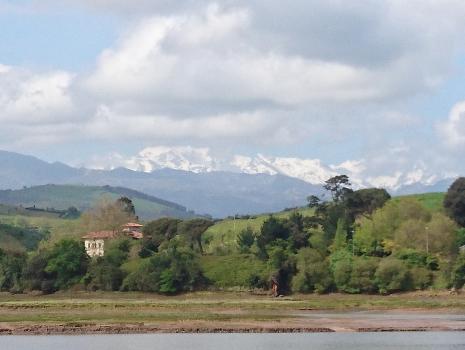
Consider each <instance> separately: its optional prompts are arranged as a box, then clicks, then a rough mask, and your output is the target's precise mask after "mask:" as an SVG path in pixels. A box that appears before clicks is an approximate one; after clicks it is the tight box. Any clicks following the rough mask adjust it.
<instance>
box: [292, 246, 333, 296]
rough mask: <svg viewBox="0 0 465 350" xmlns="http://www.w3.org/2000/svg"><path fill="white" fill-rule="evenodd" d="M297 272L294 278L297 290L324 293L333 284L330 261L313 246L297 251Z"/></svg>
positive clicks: (293, 288) (293, 286)
mask: <svg viewBox="0 0 465 350" xmlns="http://www.w3.org/2000/svg"><path fill="white" fill-rule="evenodd" d="M296 258H297V266H296V267H297V274H296V275H295V276H294V278H293V279H292V290H293V291H295V292H302V293H309V292H314V291H315V292H317V293H324V292H327V291H328V290H329V288H330V287H331V285H332V278H331V272H330V269H329V263H328V261H327V260H326V259H325V258H324V256H323V255H322V254H321V253H319V252H318V251H317V250H315V249H313V248H303V249H300V250H299V251H298V253H297V257H296Z"/></svg>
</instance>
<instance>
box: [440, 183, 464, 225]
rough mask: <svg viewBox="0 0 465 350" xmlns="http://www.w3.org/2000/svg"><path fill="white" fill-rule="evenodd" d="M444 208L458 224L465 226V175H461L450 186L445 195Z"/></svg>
mask: <svg viewBox="0 0 465 350" xmlns="http://www.w3.org/2000/svg"><path fill="white" fill-rule="evenodd" d="M444 208H445V210H446V213H447V214H448V215H449V216H450V217H451V218H452V219H453V220H455V222H457V224H459V225H460V226H462V227H465V177H459V178H458V179H457V180H455V181H454V183H453V184H452V185H451V186H450V187H449V189H448V190H447V193H446V196H445V197H444Z"/></svg>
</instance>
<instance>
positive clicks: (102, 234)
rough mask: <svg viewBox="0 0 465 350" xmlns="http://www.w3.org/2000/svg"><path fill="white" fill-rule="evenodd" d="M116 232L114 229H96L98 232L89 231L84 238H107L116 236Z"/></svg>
mask: <svg viewBox="0 0 465 350" xmlns="http://www.w3.org/2000/svg"><path fill="white" fill-rule="evenodd" d="M115 237H116V233H115V232H113V231H96V232H89V233H87V234H86V235H85V236H82V238H87V239H107V238H115Z"/></svg>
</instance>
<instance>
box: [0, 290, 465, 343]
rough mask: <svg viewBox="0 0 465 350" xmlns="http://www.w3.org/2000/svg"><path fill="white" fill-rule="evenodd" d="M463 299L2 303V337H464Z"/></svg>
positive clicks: (85, 298)
mask: <svg viewBox="0 0 465 350" xmlns="http://www.w3.org/2000/svg"><path fill="white" fill-rule="evenodd" d="M464 314H465V296H464V295H449V294H448V293H447V292H416V293H405V294H395V295H390V296H380V295H345V294H331V295H313V294H312V295H293V296H289V297H283V298H271V297H270V296H268V295H257V294H252V293H245V292H243V293H229V292H198V293H189V294H184V295H178V296H171V297H167V296H159V295H154V294H144V293H100V292H94V293H88V292H79V293H69V292H67V293H58V294H54V295H43V296H33V295H10V294H2V295H0V334H3V335H5V334H17V335H20V334H119V333H124V334H130V333H131V334H132V333H133V334H137V333H232V332H234V333H236V332H243V333H251V332H254V333H265V332H273V333H278V332H288V333H291V332H367V331H378V332H379V331H465V316H463V315H464Z"/></svg>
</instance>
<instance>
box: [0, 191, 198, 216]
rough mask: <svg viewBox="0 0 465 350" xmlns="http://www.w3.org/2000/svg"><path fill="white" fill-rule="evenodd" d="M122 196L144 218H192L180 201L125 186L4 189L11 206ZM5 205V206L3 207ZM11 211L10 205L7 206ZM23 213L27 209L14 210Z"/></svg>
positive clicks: (80, 204)
mask: <svg viewBox="0 0 465 350" xmlns="http://www.w3.org/2000/svg"><path fill="white" fill-rule="evenodd" d="M121 196H126V197H129V198H131V200H132V201H133V203H134V206H135V208H136V213H137V215H139V217H140V218H141V219H142V220H150V219H156V218H160V217H164V216H170V217H177V218H182V219H184V218H189V217H192V216H194V213H192V212H188V211H187V210H186V208H184V207H183V206H181V205H178V204H176V203H172V202H169V201H165V200H163V199H160V198H157V197H154V196H149V195H146V194H144V193H141V192H138V191H134V190H131V189H128V188H124V187H110V186H79V185H43V186H34V187H29V188H23V189H21V190H3V191H0V203H2V204H5V205H8V206H17V207H20V208H19V209H17V210H19V211H24V210H23V209H22V208H21V207H23V208H24V207H32V206H35V207H37V208H54V209H58V210H63V209H67V208H69V207H71V206H74V207H76V208H78V209H79V210H80V211H85V210H87V209H89V208H91V207H92V206H94V205H95V204H96V203H97V202H98V201H99V200H101V199H102V198H105V197H106V198H109V199H111V200H116V199H118V198H119V197H121ZM0 209H2V208H0ZM3 209H4V210H7V211H8V208H7V207H5V206H4V207H3ZM11 214H20V215H23V214H24V213H11Z"/></svg>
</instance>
